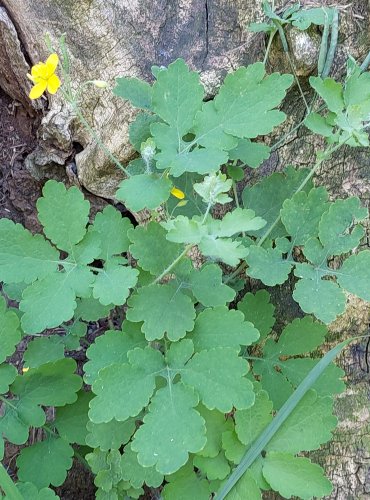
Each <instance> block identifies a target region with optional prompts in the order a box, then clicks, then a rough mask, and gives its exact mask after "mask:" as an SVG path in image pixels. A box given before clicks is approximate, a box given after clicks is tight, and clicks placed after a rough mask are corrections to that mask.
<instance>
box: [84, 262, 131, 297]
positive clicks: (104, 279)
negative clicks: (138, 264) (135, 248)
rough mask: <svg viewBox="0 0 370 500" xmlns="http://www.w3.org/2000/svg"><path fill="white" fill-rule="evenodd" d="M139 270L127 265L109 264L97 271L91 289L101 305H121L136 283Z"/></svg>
mask: <svg viewBox="0 0 370 500" xmlns="http://www.w3.org/2000/svg"><path fill="white" fill-rule="evenodd" d="M138 275H139V271H138V270H137V269H133V268H132V267H127V266H117V265H114V264H111V265H109V266H107V267H105V268H104V269H102V270H101V272H99V273H98V275H97V277H96V280H95V283H94V289H93V295H94V298H95V299H98V300H99V302H100V303H101V304H103V306H108V305H109V304H114V305H116V306H121V305H123V304H124V303H125V302H126V299H127V297H128V296H129V295H130V288H134V286H135V285H136V283H137V277H138Z"/></svg>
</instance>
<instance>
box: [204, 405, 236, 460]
mask: <svg viewBox="0 0 370 500" xmlns="http://www.w3.org/2000/svg"><path fill="white" fill-rule="evenodd" d="M197 410H198V411H199V413H200V414H201V416H202V417H203V418H204V420H205V423H206V429H207V432H206V437H207V442H206V445H205V446H204V448H202V449H201V450H200V451H198V453H197V455H199V456H201V457H210V458H214V457H216V456H217V455H218V454H219V453H220V451H221V449H222V443H221V441H222V436H223V433H224V432H227V431H229V430H231V429H232V428H233V425H232V421H231V420H230V419H226V418H225V415H224V414H223V413H221V412H219V411H217V410H208V408H206V407H205V406H203V405H199V407H198V408H197Z"/></svg>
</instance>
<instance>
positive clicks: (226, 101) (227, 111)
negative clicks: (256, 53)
mask: <svg viewBox="0 0 370 500" xmlns="http://www.w3.org/2000/svg"><path fill="white" fill-rule="evenodd" d="M291 83H292V76H291V75H279V74H277V73H274V74H272V75H268V76H265V68H264V65H263V64H262V63H255V64H251V65H250V66H248V67H247V68H243V67H242V68H239V69H237V70H236V71H234V72H233V73H229V74H228V75H227V76H226V78H225V81H224V84H223V85H222V87H221V88H220V91H219V93H218V95H217V96H216V98H215V99H214V105H215V109H216V111H217V113H218V126H219V127H220V128H221V129H222V130H223V131H224V132H225V133H227V134H231V135H235V136H237V137H244V138H250V139H251V138H254V137H257V136H258V135H266V134H268V133H270V132H271V131H272V130H273V128H274V127H276V126H277V125H279V124H280V123H282V122H283V121H284V119H285V115H284V113H282V112H280V111H277V110H274V109H273V108H275V107H276V106H278V105H279V104H280V103H281V101H282V100H283V99H284V97H285V93H286V91H287V89H288V88H289V87H290V85H291ZM203 112H204V111H203ZM212 125H213V124H212ZM199 133H202V134H203V135H205V134H212V133H215V132H214V130H213V128H211V127H210V130H205V129H202V130H199ZM204 140H205V138H202V141H204Z"/></svg>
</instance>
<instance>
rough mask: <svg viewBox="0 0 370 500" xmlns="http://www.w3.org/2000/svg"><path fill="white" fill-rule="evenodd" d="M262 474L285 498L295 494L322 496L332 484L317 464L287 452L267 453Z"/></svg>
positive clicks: (327, 493)
mask: <svg viewBox="0 0 370 500" xmlns="http://www.w3.org/2000/svg"><path fill="white" fill-rule="evenodd" d="M263 475H264V477H265V479H266V481H267V482H268V483H269V484H270V485H271V488H272V489H274V490H275V491H278V492H279V493H280V494H281V495H282V496H284V497H285V498H290V497H291V496H297V497H299V498H302V499H304V500H309V499H311V498H314V497H315V498H316V497H319V498H321V497H324V496H326V495H329V494H330V493H331V491H332V485H331V483H330V481H329V480H328V479H326V477H325V476H324V474H323V470H322V468H321V467H320V466H319V465H316V464H313V463H311V461H310V460H309V459H308V458H304V457H293V456H292V455H289V454H287V453H269V454H268V455H267V457H266V459H265V460H264V465H263Z"/></svg>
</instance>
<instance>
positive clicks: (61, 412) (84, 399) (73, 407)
mask: <svg viewBox="0 0 370 500" xmlns="http://www.w3.org/2000/svg"><path fill="white" fill-rule="evenodd" d="M92 396H93V395H92V394H91V392H84V391H80V392H79V393H78V399H77V401H75V402H74V403H72V404H70V405H66V406H62V407H61V408H58V409H57V415H56V419H55V420H54V425H55V427H56V429H57V431H58V433H59V436H60V437H62V438H63V439H64V440H65V441H67V442H68V443H76V444H80V445H83V446H84V445H85V444H86V442H85V440H86V435H87V430H86V424H87V423H88V421H89V418H88V416H87V412H88V409H89V402H90V401H91V399H92Z"/></svg>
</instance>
